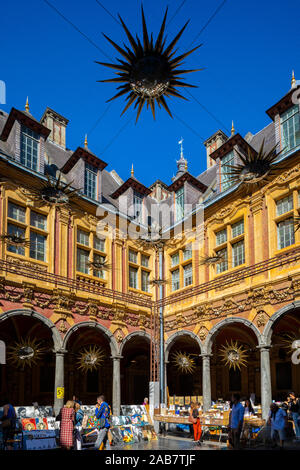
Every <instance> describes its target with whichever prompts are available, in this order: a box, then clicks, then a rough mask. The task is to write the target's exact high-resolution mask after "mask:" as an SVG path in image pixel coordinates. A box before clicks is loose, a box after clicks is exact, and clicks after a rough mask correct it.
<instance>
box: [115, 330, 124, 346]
mask: <svg viewBox="0 0 300 470" xmlns="http://www.w3.org/2000/svg"><path fill="white" fill-rule="evenodd" d="M114 336H115V338H116V341H117V343H118V344H120V343H122V341H123V339H124V334H123V333H122V331H121V330H120V329H118V330H116V331H115V333H114Z"/></svg>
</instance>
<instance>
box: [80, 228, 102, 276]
mask: <svg viewBox="0 0 300 470" xmlns="http://www.w3.org/2000/svg"><path fill="white" fill-rule="evenodd" d="M105 259H106V253H105V240H103V239H100V238H98V237H97V235H96V234H95V233H94V232H87V231H86V230H83V229H81V228H79V227H78V228H77V267H76V269H77V271H78V272H80V273H83V274H89V275H92V276H94V277H99V278H100V279H105V270H104V269H97V268H95V267H94V266H93V264H92V263H101V264H104V262H105ZM97 267H98V266H97Z"/></svg>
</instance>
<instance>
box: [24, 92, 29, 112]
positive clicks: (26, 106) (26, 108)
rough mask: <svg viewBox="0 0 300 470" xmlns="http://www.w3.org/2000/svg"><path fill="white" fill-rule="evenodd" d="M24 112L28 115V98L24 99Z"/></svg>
mask: <svg viewBox="0 0 300 470" xmlns="http://www.w3.org/2000/svg"><path fill="white" fill-rule="evenodd" d="M25 111H26V113H29V104H28V96H27V98H26V104H25Z"/></svg>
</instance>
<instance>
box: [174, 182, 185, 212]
mask: <svg viewBox="0 0 300 470" xmlns="http://www.w3.org/2000/svg"><path fill="white" fill-rule="evenodd" d="M175 215H176V220H181V219H182V218H183V216H184V187H183V186H182V187H181V188H180V189H178V191H176V193H175Z"/></svg>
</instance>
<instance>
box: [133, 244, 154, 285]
mask: <svg viewBox="0 0 300 470" xmlns="http://www.w3.org/2000/svg"><path fill="white" fill-rule="evenodd" d="M128 262H129V287H131V288H132V289H139V290H142V291H143V292H149V288H150V284H149V281H150V273H151V268H150V256H149V255H146V254H145V253H140V252H137V251H134V250H132V249H129V252H128Z"/></svg>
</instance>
